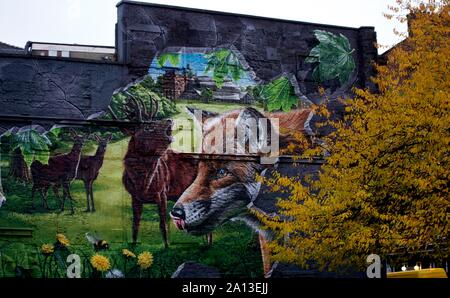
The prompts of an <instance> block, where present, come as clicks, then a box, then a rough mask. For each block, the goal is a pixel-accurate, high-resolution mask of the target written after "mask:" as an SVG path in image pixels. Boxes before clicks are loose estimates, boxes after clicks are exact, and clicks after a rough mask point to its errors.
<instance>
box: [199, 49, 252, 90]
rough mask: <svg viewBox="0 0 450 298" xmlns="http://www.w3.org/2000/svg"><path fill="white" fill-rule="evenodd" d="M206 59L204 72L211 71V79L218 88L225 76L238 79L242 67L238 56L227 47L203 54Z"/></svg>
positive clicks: (242, 70)
mask: <svg viewBox="0 0 450 298" xmlns="http://www.w3.org/2000/svg"><path fill="white" fill-rule="evenodd" d="M205 57H206V59H207V60H208V62H207V64H206V69H205V73H209V72H210V71H212V75H213V80H214V82H215V83H216V86H217V87H218V88H222V86H223V83H224V81H225V79H226V78H231V79H233V80H234V81H239V79H240V78H241V77H242V75H243V73H244V68H243V67H242V65H241V63H240V62H239V59H238V57H237V56H236V55H235V54H234V53H233V52H232V51H230V50H228V49H219V50H216V51H214V52H211V53H208V54H206V55H205Z"/></svg>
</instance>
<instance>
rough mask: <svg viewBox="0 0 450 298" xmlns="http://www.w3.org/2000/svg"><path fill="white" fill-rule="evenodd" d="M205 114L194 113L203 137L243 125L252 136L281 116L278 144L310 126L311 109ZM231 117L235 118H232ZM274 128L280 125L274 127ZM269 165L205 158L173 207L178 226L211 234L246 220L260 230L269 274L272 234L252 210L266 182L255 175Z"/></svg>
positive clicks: (283, 142) (261, 173)
mask: <svg viewBox="0 0 450 298" xmlns="http://www.w3.org/2000/svg"><path fill="white" fill-rule="evenodd" d="M201 115H202V119H201V120H199V119H197V118H196V117H194V121H197V122H198V123H197V124H198V125H200V126H201V127H202V129H203V130H202V131H203V140H205V139H208V138H209V139H211V135H212V134H213V133H214V131H215V130H216V129H223V130H224V132H223V135H226V133H227V131H226V130H230V131H234V132H236V131H237V130H238V129H240V130H242V131H245V134H246V135H247V136H251V134H252V133H253V134H254V133H255V131H256V132H258V131H259V128H260V127H259V126H260V125H261V122H260V121H259V120H260V119H263V118H266V119H267V118H269V119H270V118H272V119H273V118H278V121H279V127H280V129H279V131H280V134H279V143H280V145H282V144H288V143H289V140H290V139H291V138H292V136H291V134H292V132H304V133H306V132H307V131H310V128H309V121H310V119H311V117H312V111H311V110H309V109H302V110H293V111H291V112H289V113H266V114H262V113H260V112H258V111H257V110H255V109H253V108H246V109H244V110H234V111H230V112H227V113H224V114H222V115H218V114H215V113H211V112H205V111H203V112H202V113H201ZM228 119H231V120H232V121H230V122H228V121H227V120H228ZM249 119H253V120H254V121H253V123H255V125H258V127H257V129H256V130H254V129H253V130H252V129H250V127H248V124H247V123H249V122H248V121H247V120H249ZM228 123H230V124H231V125H228ZM225 124H226V125H225ZM217 127H219V128H217ZM222 127H223V128H222ZM271 131H272V132H274V131H275V130H273V128H271ZM283 131H284V133H283ZM233 135H234V136H236V135H237V134H236V133H234V134H233ZM204 146H205V144H204ZM202 149H203V151H204V152H205V151H206V152H208V153H211V152H210V149H209V148H205V147H203V148H202ZM240 149H242V148H240ZM222 152H223V151H221V152H220V153H222ZM270 167H271V165H262V164H260V163H259V162H256V161H240V160H237V159H225V158H215V159H204V160H201V161H200V162H199V164H198V170H197V176H196V178H195V180H194V182H193V183H192V184H191V185H190V186H189V187H188V188H187V189H186V190H185V191H184V193H183V194H182V195H181V197H180V198H179V199H178V201H177V202H176V204H175V205H174V207H173V209H172V210H171V212H170V214H171V217H172V220H173V221H174V223H175V225H176V226H177V227H178V228H179V229H181V230H184V231H186V232H188V233H190V234H193V235H206V234H208V233H210V232H211V231H213V230H214V229H215V228H216V227H218V226H219V225H221V224H222V223H224V222H226V221H228V220H231V219H239V220H243V221H245V222H246V223H247V224H248V225H250V226H251V227H252V228H254V229H255V230H257V232H259V239H260V245H261V251H262V256H263V265H264V271H265V273H267V272H268V271H269V269H270V258H269V252H268V249H267V240H268V239H270V237H271V235H270V233H268V232H267V230H262V229H260V226H261V224H260V222H259V220H258V218H257V217H256V216H254V214H252V213H251V212H249V208H250V209H251V208H253V207H252V202H254V201H255V199H256V198H257V196H258V193H259V190H260V187H261V184H260V183H259V182H257V181H256V176H257V175H264V173H265V170H266V169H268V168H270Z"/></svg>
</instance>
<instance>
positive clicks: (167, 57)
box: [157, 53, 181, 67]
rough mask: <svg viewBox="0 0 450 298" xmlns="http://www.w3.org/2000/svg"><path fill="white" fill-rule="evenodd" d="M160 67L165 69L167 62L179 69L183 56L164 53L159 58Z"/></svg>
mask: <svg viewBox="0 0 450 298" xmlns="http://www.w3.org/2000/svg"><path fill="white" fill-rule="evenodd" d="M157 59H158V65H159V66H160V67H164V66H165V65H166V63H167V62H169V64H170V65H172V66H173V67H177V66H178V65H179V64H180V60H181V54H180V53H163V54H161V55H159V56H158V58H157Z"/></svg>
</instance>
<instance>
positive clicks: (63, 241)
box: [56, 233, 70, 246]
mask: <svg viewBox="0 0 450 298" xmlns="http://www.w3.org/2000/svg"><path fill="white" fill-rule="evenodd" d="M56 241H58V243H59V244H61V245H62V246H69V245H70V241H69V239H67V237H66V236H65V235H64V234H61V233H60V234H56Z"/></svg>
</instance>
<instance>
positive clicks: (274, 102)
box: [260, 76, 298, 112]
mask: <svg viewBox="0 0 450 298" xmlns="http://www.w3.org/2000/svg"><path fill="white" fill-rule="evenodd" d="M260 96H261V97H262V98H264V101H265V103H266V106H267V110H268V111H269V112H271V111H278V110H282V111H284V112H289V111H290V110H291V108H292V107H293V106H296V105H297V103H298V97H297V96H296V95H295V92H294V87H293V86H292V84H291V82H290V81H289V78H287V77H285V76H282V77H279V78H278V79H276V80H274V81H272V82H270V83H269V84H267V85H265V86H263V87H262V88H261V91H260Z"/></svg>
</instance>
